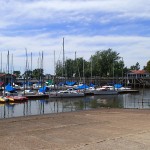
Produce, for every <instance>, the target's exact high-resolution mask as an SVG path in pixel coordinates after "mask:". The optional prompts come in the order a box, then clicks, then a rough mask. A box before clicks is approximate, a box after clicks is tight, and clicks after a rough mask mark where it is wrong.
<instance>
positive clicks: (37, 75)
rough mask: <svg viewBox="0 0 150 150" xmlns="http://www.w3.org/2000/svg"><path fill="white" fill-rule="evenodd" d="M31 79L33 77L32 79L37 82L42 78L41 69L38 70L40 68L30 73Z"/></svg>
mask: <svg viewBox="0 0 150 150" xmlns="http://www.w3.org/2000/svg"><path fill="white" fill-rule="evenodd" d="M32 77H33V78H36V79H38V80H40V79H42V78H43V77H44V74H43V69H40V68H38V69H34V70H33V71H32Z"/></svg>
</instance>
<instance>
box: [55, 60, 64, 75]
mask: <svg viewBox="0 0 150 150" xmlns="http://www.w3.org/2000/svg"><path fill="white" fill-rule="evenodd" d="M62 72H63V64H62V62H61V61H58V62H57V63H56V68H55V73H56V76H62Z"/></svg>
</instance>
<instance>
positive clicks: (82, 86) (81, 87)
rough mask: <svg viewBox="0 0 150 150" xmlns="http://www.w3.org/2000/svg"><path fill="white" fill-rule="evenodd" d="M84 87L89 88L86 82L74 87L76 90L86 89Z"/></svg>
mask: <svg viewBox="0 0 150 150" xmlns="http://www.w3.org/2000/svg"><path fill="white" fill-rule="evenodd" d="M86 88H89V86H87V85H86V84H83V85H80V86H77V87H76V89H77V90H81V89H86Z"/></svg>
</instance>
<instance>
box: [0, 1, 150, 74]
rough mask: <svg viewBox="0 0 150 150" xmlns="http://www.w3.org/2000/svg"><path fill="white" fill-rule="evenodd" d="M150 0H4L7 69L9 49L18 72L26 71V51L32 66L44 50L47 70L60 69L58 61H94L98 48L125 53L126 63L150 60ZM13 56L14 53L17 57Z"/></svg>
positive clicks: (0, 8) (0, 36)
mask: <svg viewBox="0 0 150 150" xmlns="http://www.w3.org/2000/svg"><path fill="white" fill-rule="evenodd" d="M149 6H150V0H125V1H123V0H5V1H4V0H0V18H1V19H0V51H1V53H2V56H3V57H2V68H3V70H6V68H7V67H6V64H7V58H6V56H7V52H8V50H9V52H10V59H11V58H13V61H11V60H10V62H13V67H14V70H20V71H21V72H24V71H25V65H26V58H25V49H27V52H28V55H29V57H28V60H29V67H30V66H31V63H30V54H31V52H32V69H35V68H37V67H38V66H39V64H38V58H39V53H41V52H42V51H43V53H44V70H45V73H50V74H53V73H54V50H55V56H56V58H55V59H56V61H57V60H62V57H63V56H62V39H63V37H64V38H65V58H66V59H67V58H72V59H74V58H75V51H76V54H77V57H83V58H84V59H86V60H88V59H89V58H90V56H91V55H93V54H94V53H95V52H96V51H98V50H106V49H108V48H112V50H114V51H117V52H118V53H120V56H121V57H123V59H124V63H125V66H127V67H130V66H131V65H135V64H136V62H139V64H140V66H141V69H142V68H143V66H145V65H146V63H147V62H148V61H149V60H150V52H149V49H150V27H149V26H150V7H149ZM12 55H13V56H12Z"/></svg>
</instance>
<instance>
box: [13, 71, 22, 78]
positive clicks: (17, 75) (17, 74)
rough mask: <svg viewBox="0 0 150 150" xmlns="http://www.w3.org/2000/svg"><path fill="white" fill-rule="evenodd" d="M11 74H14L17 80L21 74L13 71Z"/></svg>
mask: <svg viewBox="0 0 150 150" xmlns="http://www.w3.org/2000/svg"><path fill="white" fill-rule="evenodd" d="M13 74H15V75H16V77H17V78H18V77H20V75H21V72H20V71H13Z"/></svg>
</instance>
